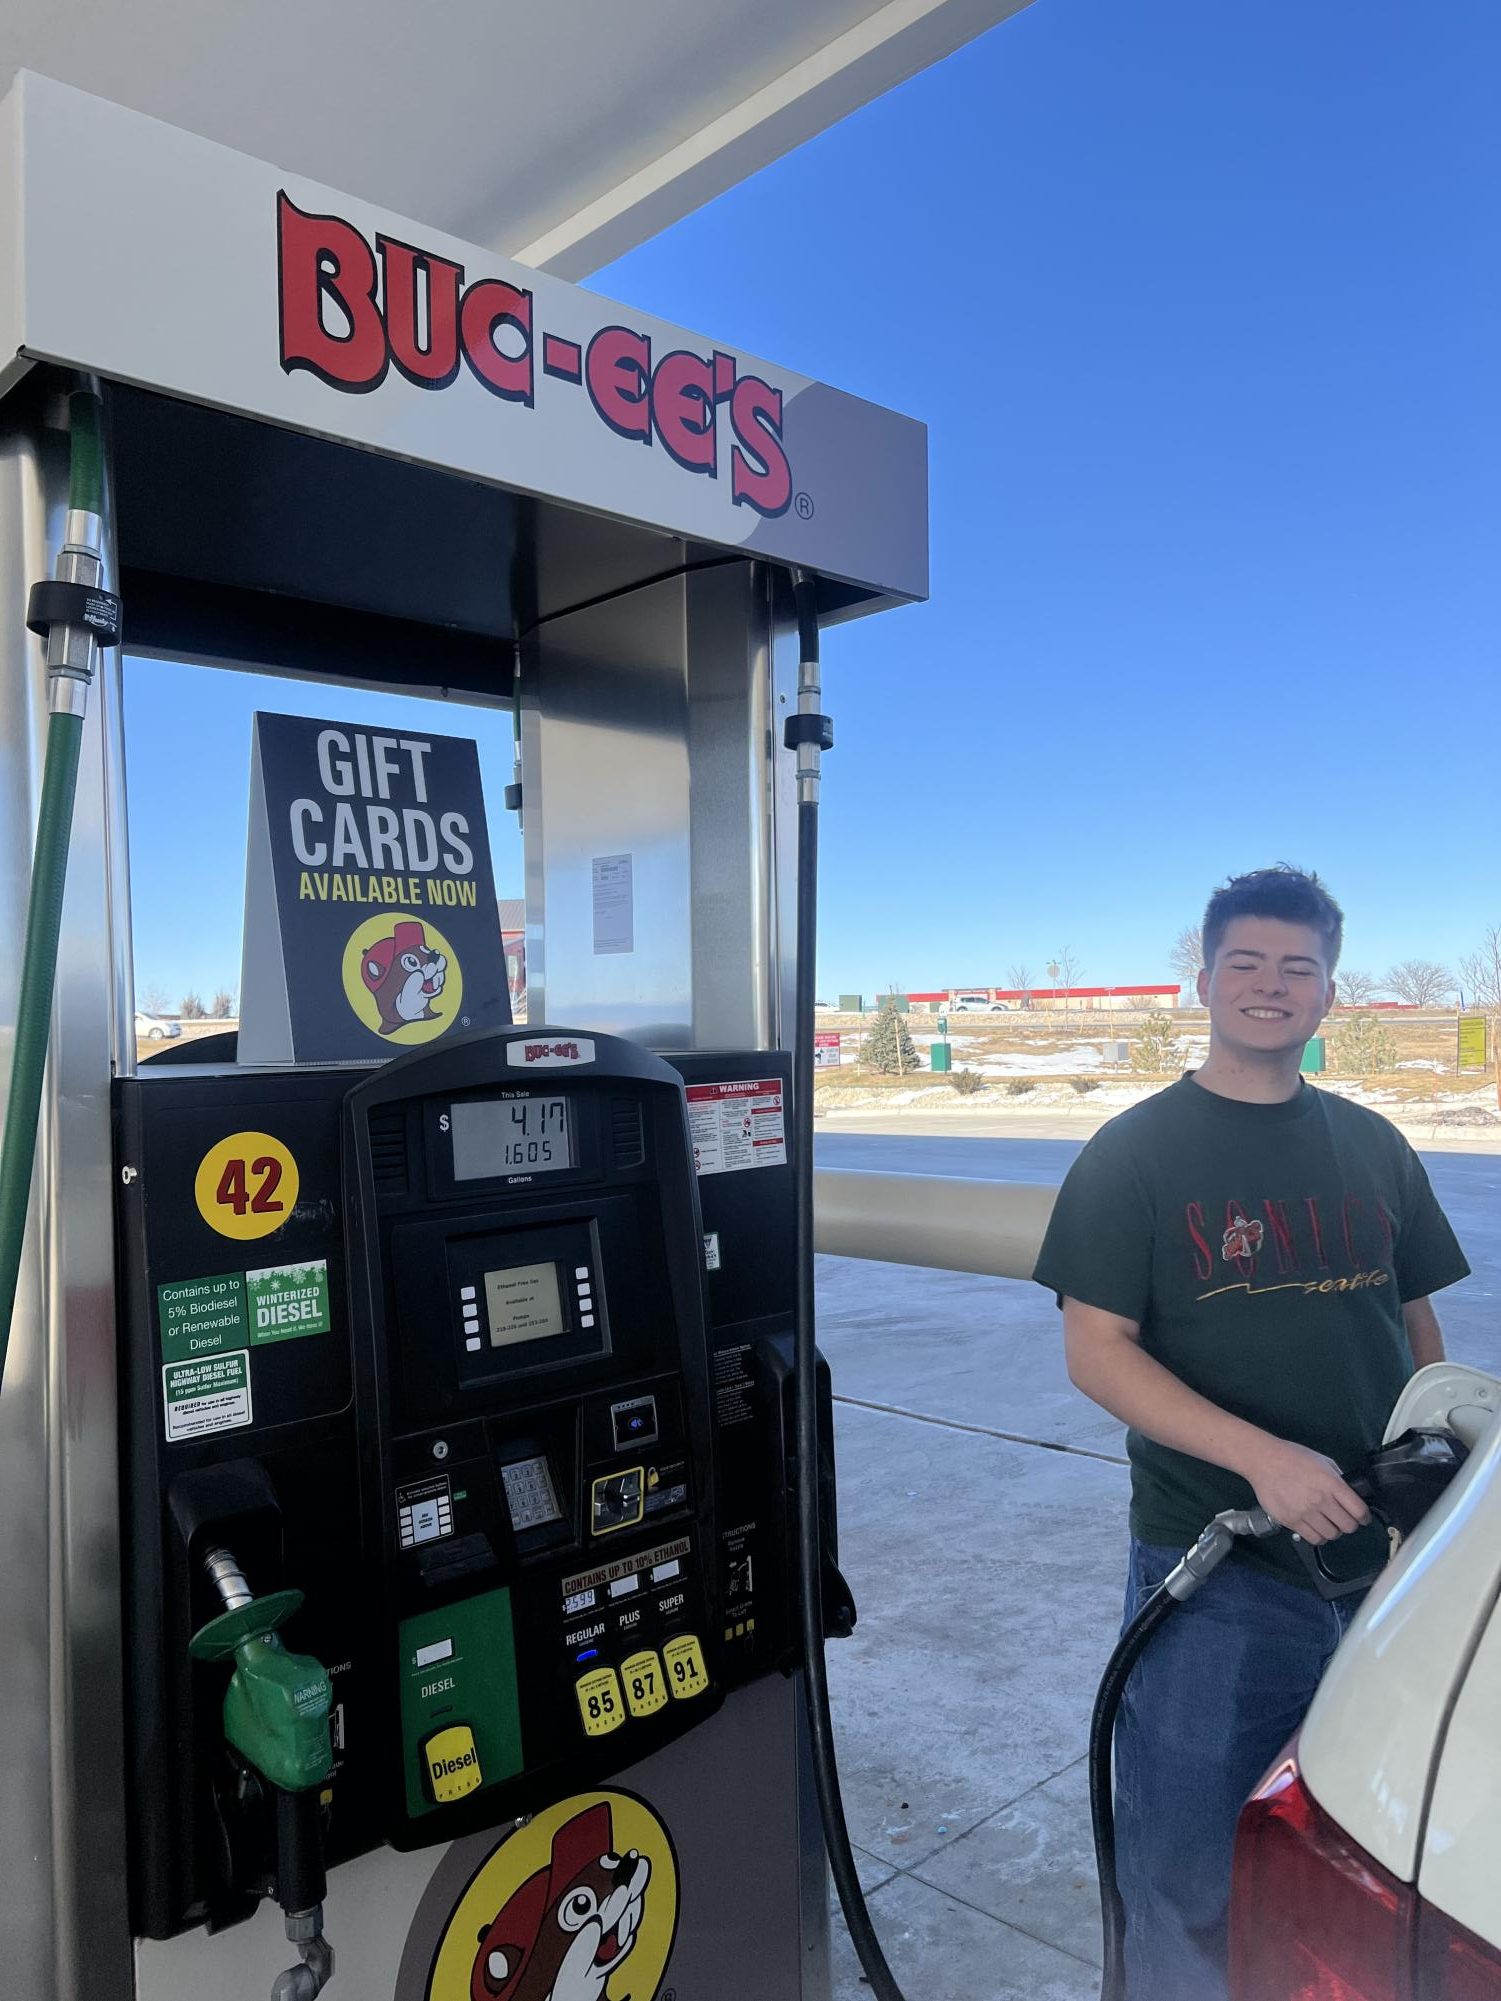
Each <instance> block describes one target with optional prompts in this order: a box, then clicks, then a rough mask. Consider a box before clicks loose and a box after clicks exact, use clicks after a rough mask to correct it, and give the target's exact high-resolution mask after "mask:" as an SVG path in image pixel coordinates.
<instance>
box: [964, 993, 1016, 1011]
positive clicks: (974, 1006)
mask: <svg viewBox="0 0 1501 2001" xmlns="http://www.w3.org/2000/svg"><path fill="white" fill-rule="evenodd" d="M1010 1012H1011V1003H1010V1001H993V1000H986V998H985V996H984V995H983V994H964V995H962V996H961V997H960V998H959V999H958V1000H956V1001H950V1002H949V1013H950V1014H1009V1013H1010Z"/></svg>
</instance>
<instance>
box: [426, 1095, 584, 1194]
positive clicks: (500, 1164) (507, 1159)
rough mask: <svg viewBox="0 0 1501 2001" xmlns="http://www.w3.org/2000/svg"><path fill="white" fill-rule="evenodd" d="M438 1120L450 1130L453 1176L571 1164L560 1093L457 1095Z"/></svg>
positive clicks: (465, 1177)
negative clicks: (544, 1095)
mask: <svg viewBox="0 0 1501 2001" xmlns="http://www.w3.org/2000/svg"><path fill="white" fill-rule="evenodd" d="M438 1123H439V1125H440V1127H443V1128H445V1129H447V1130H450V1131H451V1132H452V1134H453V1171H454V1178H455V1180H458V1181H470V1180H476V1179H481V1178H485V1177H490V1176H494V1175H500V1174H538V1173H546V1172H547V1171H548V1170H549V1169H557V1168H562V1167H572V1166H573V1148H572V1146H571V1145H570V1140H569V1129H568V1100H567V1099H566V1098H564V1097H555V1098H537V1097H532V1098H483V1099H479V1100H476V1101H471V1102H469V1103H467V1104H466V1103H464V1102H463V1101H462V1100H461V1101H460V1102H458V1103H456V1104H454V1105H452V1106H450V1107H449V1110H448V1112H446V1113H445V1114H444V1116H443V1117H442V1118H441V1119H440V1120H439V1122H438Z"/></svg>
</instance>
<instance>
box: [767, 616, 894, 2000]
mask: <svg viewBox="0 0 1501 2001" xmlns="http://www.w3.org/2000/svg"><path fill="white" fill-rule="evenodd" d="M793 594H794V597H795V599H796V603H797V628H798V642H799V646H800V649H801V657H802V660H803V661H804V663H812V664H816V662H817V660H818V613H817V609H816V606H815V603H814V587H813V582H812V579H811V578H803V577H801V576H800V577H798V578H797V579H796V580H795V581H794V585H793ZM815 678H816V677H815ZM804 789H806V790H809V791H813V792H815V793H816V785H815V786H811V787H808V788H803V787H801V786H800V787H799V791H800V792H802V791H803V790H804ZM817 942H818V801H817V798H816V796H815V797H811V798H808V797H800V798H799V801H798V808H797V985H796V995H795V1000H794V1005H793V1044H792V1049H793V1054H792V1090H793V1104H794V1108H795V1112H796V1116H795V1118H794V1121H793V1148H794V1173H793V1185H794V1187H795V1188H796V1191H797V1195H796V1201H797V1211H796V1232H795V1235H796V1244H795V1253H796V1270H797V1285H796V1292H795V1295H794V1300H793V1322H792V1324H793V1363H794V1376H795V1379H796V1385H797V1393H796V1431H797V1559H798V1563H797V1567H798V1612H799V1619H800V1624H801V1638H802V1665H803V1700H804V1703H805V1705H806V1708H807V1714H808V1738H809V1743H810V1745H811V1749H812V1762H813V1780H814V1785H815V1788H816V1790H817V1793H818V1810H819V1813H820V1815H821V1817H822V1820H823V1835H824V1846H825V1847H826V1848H827V1850H828V1855H829V1870H830V1873H831V1874H832V1876H833V1878H834V1887H835V1888H836V1889H837V1890H838V1892H839V1902H840V1905H841V1907H842V1909H843V1911H844V1921H845V1923H846V1924H847V1925H848V1927H849V1934H850V1939H851V1941H852V1943H853V1944H854V1948H855V1951H856V1953H857V1955H858V1956H859V1960H860V1964H861V1966H862V1967H863V1968H864V1969H865V1977H866V1979H867V1980H868V1981H869V1982H870V1987H871V1991H872V1993H873V1994H874V1995H875V1996H876V2001H904V1997H903V1994H902V1990H901V1988H900V1987H898V1986H897V1984H896V1978H895V1975H894V1974H893V1973H892V1971H891V1968H890V1967H889V1966H888V1965H887V1964H886V1955H885V1954H884V1953H883V1952H882V1950H881V1941H880V1940H879V1939H878V1938H877V1937H876V1930H875V1926H874V1924H873V1923H872V1922H871V1916H870V1911H869V1910H868V1908H867V1907H866V1902H865V1893H864V1891H863V1890H862V1889H861V1888H860V1878H859V1874H858V1872H857V1870H856V1868H855V1857H854V1854H853V1851H852V1850H851V1848H850V1836H849V1828H848V1826H847V1824H846V1822H845V1818H844V1802H843V1799H842V1797H841V1795H840V1789H839V1766H838V1762H837V1760H836V1757H835V1752H834V1721H833V1717H832V1716H831V1714H830V1711H829V1677H828V1666H827V1663H826V1662H825V1660H824V1626H823V1533H822V1523H821V1521H820V1519H819V1511H818V1485H819V1482H818V1384H817V1376H816V1369H817V1329H816V1323H815V1319H814V1309H813V1035H814V1022H815V1008H814V996H815V993H816V991H817V989H816V984H815V981H816V973H815V967H814V953H815V950H816V948H817Z"/></svg>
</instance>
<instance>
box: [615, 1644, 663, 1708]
mask: <svg viewBox="0 0 1501 2001" xmlns="http://www.w3.org/2000/svg"><path fill="white" fill-rule="evenodd" d="M620 1679H621V1680H622V1681H623V1682H624V1683H625V1703H626V1707H627V1709H629V1710H630V1712H631V1714H632V1716H655V1715H656V1713H657V1711H658V1710H659V1709H665V1708H666V1707H667V1684H666V1681H665V1679H664V1678H663V1674H662V1663H661V1662H660V1661H659V1660H658V1659H657V1656H656V1655H655V1654H654V1653H653V1652H652V1650H651V1648H650V1647H647V1648H645V1649H643V1651H642V1652H641V1653H639V1654H632V1655H631V1657H630V1659H629V1660H628V1661H622V1662H621V1664H620Z"/></svg>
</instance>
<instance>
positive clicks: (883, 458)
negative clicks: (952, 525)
mask: <svg viewBox="0 0 1501 2001" xmlns="http://www.w3.org/2000/svg"><path fill="white" fill-rule="evenodd" d="M80 229H82V231H83V234H82V236H80ZM0 271H4V272H5V273H6V274H7V277H9V274H11V273H14V274H15V278H16V281H17V282H15V283H14V284H11V283H7V284H6V285H4V286H0V387H3V385H4V382H5V379H6V376H7V373H14V370H15V366H16V364H15V362H14V361H13V359H12V357H14V356H17V355H23V356H26V357H31V358H40V359H46V360H51V361H58V362H63V363H66V364H70V365H72V366H75V367H80V368H92V369H97V370H98V371H100V372H101V373H102V374H105V375H108V376H113V377H115V378H118V379H120V380H124V381H130V382H135V383H140V384H142V385H144V386H146V387H148V388H158V389H162V390H166V391H169V392H171V393H172V394H174V395H179V396H186V397H190V398H193V399H195V400H199V401H203V402H207V403H213V404H216V405H219V406H221V407H224V408H227V409H232V410H238V411H243V412H245V413H246V414H248V415H251V416H259V417H263V418H267V419H270V420H272V421H274V422H277V423H282V424H289V425H293V426H296V427H298V428H300V429H306V430H310V431H316V432H318V433H320V434H322V435H324V436H328V437H335V438H343V439H347V440H349V441H351V442H353V443H356V444H361V445H365V446H367V447H370V448H372V449H375V450H379V451H386V452H391V453H395V454H399V455H400V456H402V457H404V458H409V459H417V460H420V461H422V462H424V463H427V464H431V465H436V466H442V467H447V468H449V469H451V470H453V471H457V472H461V473H464V474H467V475H471V476H474V477H478V478H481V479H487V480H492V481H494V482H496V483H499V484H503V485H505V486H509V487H513V488H516V489H518V490H521V491H524V492H528V493H533V494H537V495H541V496H544V497H549V498H554V499H557V500H559V501H563V502H565V503H568V504H571V505H575V506H579V507H586V508H590V509H594V510H598V511H601V512H605V513H609V514H615V515H619V516H622V517H624V518H626V519H630V520H636V521H641V522H644V523H646V524H647V525H649V526H651V527H656V528H662V529H665V530H667V531H668V532H670V533H673V534H678V535H683V536H687V537H691V538H693V539H695V540H701V541H705V542H713V543H717V544H720V545H722V546H728V547H733V548H741V549H744V550H746V551H747V552H748V553H753V554H756V555H760V556H764V557H767V558H770V559H773V560H776V561H779V562H785V563H797V564H801V565H804V566H806V567H807V568H809V569H813V570H817V571H819V572H821V573H822V574H824V575H827V576H832V577H838V578H842V579H844V580H847V581H848V582H850V583H853V584H856V585H860V586H862V587H864V588H866V589H869V590H870V591H872V592H873V593H876V594H880V595H883V596H886V595H889V596H897V597H909V598H910V597H921V596H923V595H925V594H926V591H927V463H926V433H925V431H924V429H923V426H922V425H920V424H917V423H914V422H913V421H912V420H911V419H910V418H906V417H900V416H897V415H895V414H893V413H892V412H891V411H889V410H883V409H880V408H878V407H877V406H876V405H874V404H871V403H866V402H862V401H861V400H860V399H859V398H857V397H853V396H847V395H844V394H842V393H841V392H840V391H838V390H835V389H830V388H828V387H827V386H826V385H825V384H823V383H819V382H813V381H810V380H809V379H808V378H807V377H806V376H801V375H794V374H792V373H791V372H790V371H788V370H786V369H779V368H774V367H772V366H771V365H770V364H768V363H766V362H761V361H753V360H750V359H748V358H747V357H745V356H743V355H740V354H739V353H737V352H736V351H735V350H734V349H731V348H728V347H725V346H722V345H719V344H716V343H714V342H711V341H705V340H703V339H700V338H699V337H697V336H695V335H692V334H688V333H685V332H684V331H683V330H682V329H681V328H678V327H674V326H671V325H669V324H667V323H666V322H664V321H661V320H657V319H653V318H652V317H650V316H649V315H647V314H642V313H637V312H634V311H628V310H626V309H624V308H621V307H617V306H612V305H611V304H610V303H609V302H608V301H607V300H604V299H600V298H598V297H596V296H595V295H594V294H592V293H589V292H585V291H582V290H580V289H579V288H578V287H577V286H573V285H569V284H566V283H564V282H563V281H562V280H561V279H557V278H550V277H548V276H546V275H545V274H543V273H539V272H533V271H528V270H525V269H524V268H523V267H522V266H520V265H517V264H513V263H511V262H510V261H509V260H507V259H505V258H500V257H496V256H494V255H492V254H491V253H489V252H487V251H484V250H479V249H476V248H474V247H472V246H470V245H467V244H464V243H461V242H459V241H457V240H456V239H455V238H452V237H448V236H444V235H443V234H441V233H440V232H438V231H434V230H426V229H423V228H421V227H420V226H419V225H417V224H414V223H411V222H409V221H407V220H406V219H405V218H403V217H399V216H392V215H389V214H385V213H383V212H381V211H379V210H377V209H373V208H371V207H369V206H368V205H367V204H365V203H362V202H358V201H355V200H354V199H352V198H351V197H347V196H343V195H338V194H335V193H333V192H332V191H330V190H329V189H326V188H323V187H320V186H318V185H317V184H316V183H312V182H306V181H301V180H294V179H292V178H290V177H288V176H287V175H285V174H282V173H279V172H278V171H277V170H276V169H275V168H273V167H268V166H264V165H262V164H261V163H260V162H259V161H256V160H251V159H249V158H247V157H246V156H245V155H244V154H241V153H236V152H233V151H231V150H230V149H229V148H227V147H223V146H217V145H215V144H213V143H212V142H211V141H209V140H205V139H199V138H195V137H193V136H192V135H190V134H188V133H185V132H179V131H176V130H174V129H173V128H172V127H171V126H167V125H162V124H160V123H158V122H157V121H156V120H154V119H149V118H144V117H142V116H140V115H139V114H138V113H135V112H130V111H125V110H123V109H121V108H120V107H119V106H117V105H112V104H107V103H105V102H104V101H103V100H102V99H100V98H95V97H89V96H87V95H86V94H84V93H83V92H80V91H76V90H72V89H70V88H68V87H66V86H64V85H61V84H55V83H52V82H50V81H48V80H47V79H44V78H41V77H37V76H32V75H28V74H24V73H23V75H22V76H21V77H20V78H19V79H18V80H17V83H16V85H15V87H14V88H13V90H12V92H11V95H10V96H9V97H8V98H7V99H6V100H5V103H4V104H3V105H0Z"/></svg>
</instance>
